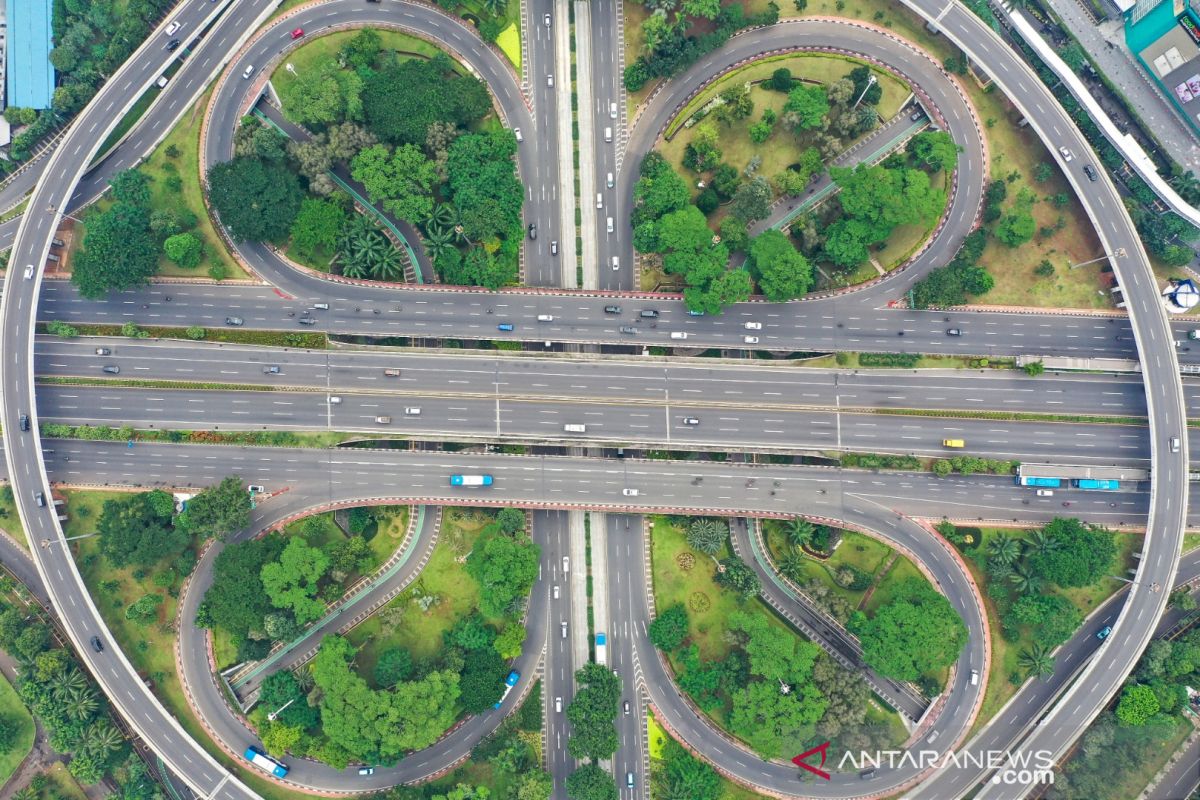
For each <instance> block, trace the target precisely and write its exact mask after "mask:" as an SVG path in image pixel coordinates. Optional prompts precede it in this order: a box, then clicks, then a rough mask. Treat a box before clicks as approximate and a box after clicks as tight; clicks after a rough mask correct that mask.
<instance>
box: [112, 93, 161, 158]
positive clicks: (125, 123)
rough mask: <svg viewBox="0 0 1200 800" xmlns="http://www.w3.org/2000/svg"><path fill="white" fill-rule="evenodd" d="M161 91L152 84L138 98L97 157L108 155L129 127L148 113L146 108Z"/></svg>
mask: <svg viewBox="0 0 1200 800" xmlns="http://www.w3.org/2000/svg"><path fill="white" fill-rule="evenodd" d="M161 91H162V90H161V89H159V88H158V87H157V86H151V87H150V88H149V89H147V90H146V91H145V92H143V93H142V96H141V97H139V98H138V99H137V102H136V103H134V104H133V107H132V108H130V109H129V111H128V112H126V114H125V116H123V117H121V121H120V122H118V123H117V127H115V128H113V132H112V133H110V134H109V135H108V138H107V139H105V140H104V143H103V144H101V145H100V149H99V150H98V151H97V153H98V154H99V155H97V156H96V158H97V159H99V158H102V157H103V156H106V155H108V151H109V150H110V149H112V147H113V145H115V144H116V143H117V142H118V141H120V139H121V137H122V136H124V135H125V134H126V133H128V132H129V129H130V128H132V127H133V126H134V124H135V123H136V122H137V121H138V120H139V119H141V118H142V115H143V114H145V113H146V109H148V108H150V104H151V103H153V102H154V98H156V97H158V95H159V93H160V92H161Z"/></svg>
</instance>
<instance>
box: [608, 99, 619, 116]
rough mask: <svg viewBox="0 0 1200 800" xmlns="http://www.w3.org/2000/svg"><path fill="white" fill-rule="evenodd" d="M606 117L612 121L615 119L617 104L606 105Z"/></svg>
mask: <svg viewBox="0 0 1200 800" xmlns="http://www.w3.org/2000/svg"><path fill="white" fill-rule="evenodd" d="M608 116H609V117H611V118H612V119H616V118H617V104H616V103H609V104H608Z"/></svg>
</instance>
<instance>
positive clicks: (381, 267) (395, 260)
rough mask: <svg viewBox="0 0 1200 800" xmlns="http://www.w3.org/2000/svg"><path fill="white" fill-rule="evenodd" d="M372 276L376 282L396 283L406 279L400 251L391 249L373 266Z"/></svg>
mask: <svg viewBox="0 0 1200 800" xmlns="http://www.w3.org/2000/svg"><path fill="white" fill-rule="evenodd" d="M371 271H372V274H373V275H374V276H375V278H376V280H381V281H394V280H397V279H399V278H403V277H404V264H402V263H401V260H400V251H399V250H397V249H396V248H394V247H389V248H388V249H387V250H385V251H384V252H383V255H382V256H380V258H379V260H378V261H376V262H375V264H374V265H373V266H372V270H371Z"/></svg>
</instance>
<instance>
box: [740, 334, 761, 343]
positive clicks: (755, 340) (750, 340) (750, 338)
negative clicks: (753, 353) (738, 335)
mask: <svg viewBox="0 0 1200 800" xmlns="http://www.w3.org/2000/svg"><path fill="white" fill-rule="evenodd" d="M742 341H743V342H745V343H746V344H758V337H757V336H743V337H742Z"/></svg>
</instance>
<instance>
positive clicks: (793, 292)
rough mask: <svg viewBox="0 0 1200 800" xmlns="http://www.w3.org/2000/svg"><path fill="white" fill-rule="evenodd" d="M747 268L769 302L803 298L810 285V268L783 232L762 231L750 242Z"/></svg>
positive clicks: (811, 277)
mask: <svg viewBox="0 0 1200 800" xmlns="http://www.w3.org/2000/svg"><path fill="white" fill-rule="evenodd" d="M746 265H747V268H748V269H749V270H750V274H751V275H752V276H754V279H755V280H756V281H758V285H759V287H760V288H761V289H762V292H763V294H764V295H765V296H766V298H767V299H768V300H770V301H771V302H772V303H782V302H785V301H787V300H794V299H795V298H797V297H803V296H804V295H805V294H807V293H808V290H809V288H810V287H811V286H812V282H813V273H812V265H811V264H809V263H808V259H807V258H805V257H804V256H803V255H801V254H800V252H799V251H797V250H796V248H795V246H794V245H793V244H792V242H791V240H790V239H789V238H788V237H787V235H785V234H784V233H783V232H782V231H778V230H775V229H774V228H771V229H768V230H765V231H763V232H762V233H761V234H759V235H758V236H756V237H754V240H753V241H752V242H751V243H750V257H749V258H748V259H747V260H746Z"/></svg>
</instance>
